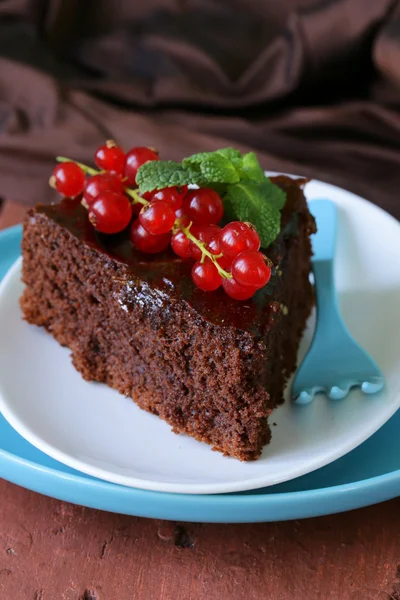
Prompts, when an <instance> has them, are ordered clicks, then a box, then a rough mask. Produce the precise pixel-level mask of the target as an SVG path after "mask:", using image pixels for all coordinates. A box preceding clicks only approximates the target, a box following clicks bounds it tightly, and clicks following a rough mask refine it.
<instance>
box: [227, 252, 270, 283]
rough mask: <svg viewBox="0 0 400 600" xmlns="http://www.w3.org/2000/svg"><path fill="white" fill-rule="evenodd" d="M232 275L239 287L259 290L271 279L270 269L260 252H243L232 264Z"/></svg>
mask: <svg viewBox="0 0 400 600" xmlns="http://www.w3.org/2000/svg"><path fill="white" fill-rule="evenodd" d="M232 275H233V277H234V279H235V280H236V281H237V283H239V284H240V285H244V286H254V287H256V288H261V287H263V286H264V285H266V284H267V283H268V281H269V279H270V277H271V269H270V267H269V266H268V265H267V263H266V262H265V259H264V257H263V255H262V254H261V252H255V251H254V250H245V251H244V252H242V253H241V254H239V256H237V257H236V258H235V259H234V261H233V263H232Z"/></svg>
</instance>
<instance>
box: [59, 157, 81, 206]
mask: <svg viewBox="0 0 400 600" xmlns="http://www.w3.org/2000/svg"><path fill="white" fill-rule="evenodd" d="M53 177H54V185H55V188H56V190H57V192H59V193H60V194H63V196H68V197H69V198H73V197H74V196H77V195H78V194H80V193H81V192H83V188H84V185H85V173H84V172H83V170H82V169H81V168H80V166H79V165H77V164H76V163H74V162H65V163H61V164H60V165H57V166H56V168H55V169H54V171H53Z"/></svg>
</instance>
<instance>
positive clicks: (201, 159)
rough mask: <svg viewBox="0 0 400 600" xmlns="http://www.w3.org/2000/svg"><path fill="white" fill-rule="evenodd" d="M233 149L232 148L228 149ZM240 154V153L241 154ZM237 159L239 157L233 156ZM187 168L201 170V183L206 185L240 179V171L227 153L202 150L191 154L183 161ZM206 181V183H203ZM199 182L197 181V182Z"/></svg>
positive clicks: (235, 181) (234, 181) (232, 181)
mask: <svg viewBox="0 0 400 600" xmlns="http://www.w3.org/2000/svg"><path fill="white" fill-rule="evenodd" d="M227 150H232V149H227ZM228 155H230V152H229V153H228ZM239 156H240V154H239ZM233 158H234V160H237V157H233ZM182 164H183V166H184V167H186V168H188V167H189V168H193V169H197V170H199V174H201V177H199V183H200V182H201V183H200V185H206V184H207V182H212V183H237V182H238V181H240V173H239V171H238V169H237V168H236V167H235V165H234V164H233V162H232V161H231V159H230V158H228V156H227V155H226V153H223V152H222V153H221V152H219V151H217V152H200V153H199V154H194V155H193V156H189V157H188V158H185V159H184V160H183V161H182ZM203 182H204V183H203ZM196 183H197V182H196Z"/></svg>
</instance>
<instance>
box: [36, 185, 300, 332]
mask: <svg viewBox="0 0 400 600" xmlns="http://www.w3.org/2000/svg"><path fill="white" fill-rule="evenodd" d="M273 181H274V182H275V183H276V184H277V185H279V186H280V187H281V188H282V189H284V190H285V192H286V194H287V200H286V203H285V206H284V209H283V210H282V220H281V225H282V228H281V233H280V235H279V237H278V238H277V240H276V241H275V242H274V243H273V244H272V245H271V246H270V247H269V248H268V249H267V251H266V252H265V253H266V254H267V255H268V257H269V258H270V259H271V260H272V262H273V264H274V269H273V274H272V276H271V279H270V281H269V283H268V285H267V286H265V287H264V288H263V289H262V290H259V291H258V292H257V293H256V295H255V296H253V298H250V299H249V300H245V301H237V300H232V299H231V298H229V297H228V296H227V295H226V294H225V292H224V291H223V290H222V289H219V290H217V291H215V292H203V291H201V290H199V289H198V288H196V286H195V285H194V284H193V283H192V280H191V277H190V271H191V268H192V265H193V261H191V260H183V259H180V258H179V257H177V256H176V255H175V254H173V252H172V251H171V250H170V249H169V250H167V251H165V252H162V253H159V254H156V255H145V254H142V253H141V252H139V251H138V250H136V249H135V248H134V247H133V245H132V243H131V242H130V240H129V230H128V229H127V230H125V231H124V232H122V233H121V234H118V235H102V234H99V233H97V232H96V231H95V230H94V228H93V227H92V225H91V224H90V222H89V220H88V217H87V210H86V209H85V208H84V207H83V206H82V205H81V204H80V202H79V200H70V199H64V200H63V201H62V202H61V203H60V204H55V205H50V206H47V205H46V206H44V205H41V206H38V207H37V208H36V211H37V212H38V213H41V214H44V215H46V216H47V217H49V218H50V219H52V220H53V221H54V222H56V223H57V224H59V225H60V226H61V227H63V228H66V229H68V230H69V231H70V232H71V234H72V235H74V236H75V237H76V238H77V239H78V240H79V241H81V242H83V243H85V244H87V245H88V246H90V247H91V248H93V249H95V250H96V251H98V252H101V253H102V254H106V255H107V256H108V257H109V258H110V259H112V260H115V261H118V262H120V263H122V264H123V265H125V267H126V268H127V272H128V280H127V283H129V281H132V282H133V283H137V282H138V281H141V282H144V283H145V284H147V285H146V286H145V287H146V288H147V289H148V290H152V291H153V292H157V291H159V292H162V293H161V295H160V296H161V297H162V298H163V299H164V303H165V309H166V310H167V309H168V302H169V301H171V300H173V299H175V300H183V301H186V302H187V303H188V304H190V305H191V307H192V308H193V309H195V310H196V311H197V313H199V315H200V316H201V317H202V318H203V319H206V320H208V321H210V322H212V323H213V324H215V325H219V326H223V327H235V328H237V329H241V330H244V331H248V332H249V333H251V334H252V335H256V336H257V337H258V336H261V337H262V336H263V335H265V333H266V331H267V330H268V328H269V326H270V324H271V322H272V319H273V316H274V315H275V314H276V312H277V310H279V304H278V303H277V302H276V300H279V297H280V295H281V294H280V292H281V288H282V287H283V285H282V271H283V270H284V267H285V255H286V253H287V247H288V244H289V240H290V238H292V237H293V236H296V235H297V232H298V228H299V222H300V218H301V215H307V218H310V217H309V213H308V210H307V207H306V204H305V200H304V195H303V191H302V187H303V185H304V184H305V182H306V180H304V179H297V180H296V179H292V178H290V177H287V176H279V177H275V178H273ZM125 271H126V270H125ZM128 289H129V286H128ZM142 291H143V290H142ZM149 293H150V292H149ZM124 300H125V301H126V302H128V303H129V298H125V299H124Z"/></svg>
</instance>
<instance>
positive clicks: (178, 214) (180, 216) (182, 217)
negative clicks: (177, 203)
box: [175, 208, 190, 227]
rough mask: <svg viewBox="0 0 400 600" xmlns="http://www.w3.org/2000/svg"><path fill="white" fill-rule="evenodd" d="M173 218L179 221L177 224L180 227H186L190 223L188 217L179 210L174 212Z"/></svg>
mask: <svg viewBox="0 0 400 600" xmlns="http://www.w3.org/2000/svg"><path fill="white" fill-rule="evenodd" d="M175 217H176V219H179V222H180V224H181V225H182V227H187V226H188V225H189V223H190V219H189V217H188V216H187V215H185V213H184V212H183V210H182V209H181V208H179V209H178V210H176V211H175Z"/></svg>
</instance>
